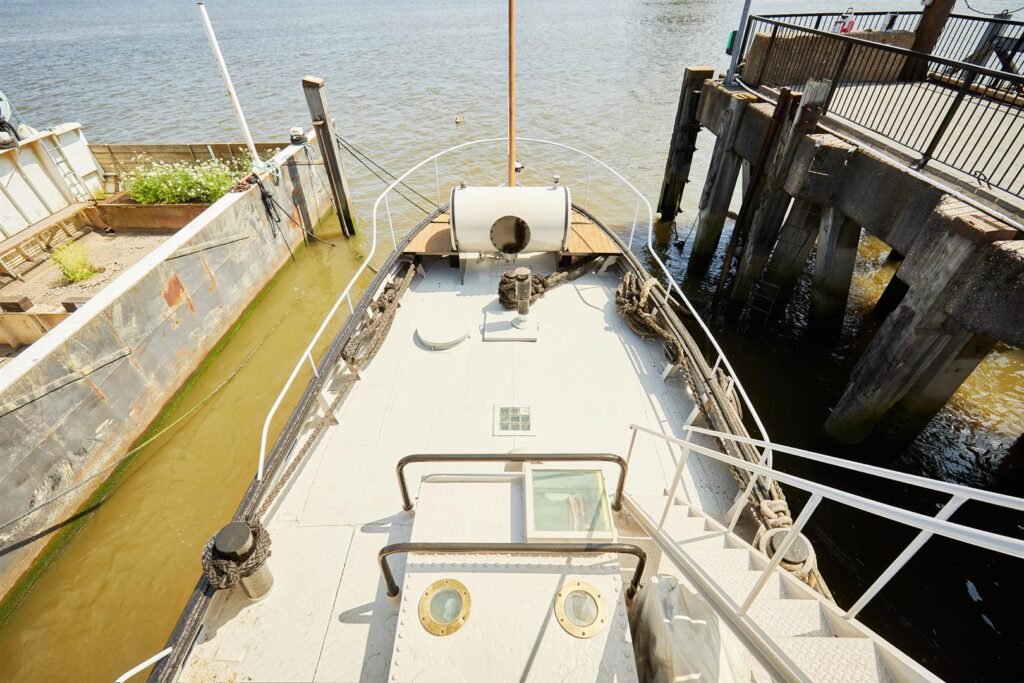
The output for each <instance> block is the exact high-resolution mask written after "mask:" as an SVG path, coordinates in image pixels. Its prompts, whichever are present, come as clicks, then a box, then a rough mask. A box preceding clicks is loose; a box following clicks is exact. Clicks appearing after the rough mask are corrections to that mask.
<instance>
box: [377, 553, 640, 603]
mask: <svg viewBox="0 0 1024 683" xmlns="http://www.w3.org/2000/svg"><path fill="white" fill-rule="evenodd" d="M398 553H434V554H442V555H444V554H459V555H469V554H472V555H479V554H481V553H500V554H513V553H524V554H526V553H528V554H533V555H537V554H540V555H553V554H556V553H557V554H566V555H605V554H608V553H616V554H622V555H632V556H633V557H635V558H636V560H637V561H636V569H635V570H634V571H633V579H632V580H631V581H630V582H629V587H628V588H627V589H626V597H627V598H630V599H632V598H633V596H634V595H636V592H637V590H638V589H639V588H640V579H642V578H643V575H644V568H645V567H646V566H647V553H645V552H644V550H643V548H641V547H640V546H638V545H633V544H632V543H392V544H391V545H386V546H384V547H383V548H381V549H380V552H378V553H377V562H378V563H379V564H380V573H381V574H382V575H383V576H384V584H385V586H386V589H387V594H388V597H391V598H393V597H396V596H397V595H398V593H399V592H400V590H399V587H398V583H397V582H395V575H394V574H393V573H392V572H391V566H390V565H389V564H388V557H390V556H391V555H395V554H398Z"/></svg>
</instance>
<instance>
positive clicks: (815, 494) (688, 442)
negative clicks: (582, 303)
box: [627, 424, 1024, 619]
mask: <svg viewBox="0 0 1024 683" xmlns="http://www.w3.org/2000/svg"><path fill="white" fill-rule="evenodd" d="M629 428H630V430H632V431H633V432H634V435H635V434H636V433H637V432H644V433H646V434H650V435H651V436H654V437H656V438H658V439H661V440H663V441H666V442H668V443H674V444H677V445H680V446H682V447H683V454H682V457H680V459H679V464H678V465H677V466H676V472H675V476H674V479H673V483H672V485H671V486H670V487H669V490H668V499H667V504H666V512H667V510H668V506H669V505H671V504H672V501H673V500H674V499H675V496H676V491H677V490H678V488H679V482H680V481H681V479H682V472H683V470H684V469H685V467H686V463H687V460H688V457H689V454H690V453H691V452H692V453H697V454H698V455H702V456H704V457H706V458H710V459H712V460H717V461H719V462H721V463H724V464H726V465H730V466H732V467H736V468H739V469H744V470H747V471H749V472H750V473H751V474H752V475H754V474H757V475H760V476H766V477H770V478H772V479H774V480H776V481H778V482H780V483H782V484H786V485H787V486H794V487H796V488H798V489H801V490H803V491H807V492H808V493H810V494H811V497H810V500H808V502H807V503H806V504H805V505H804V508H803V510H801V511H800V514H799V515H798V516H797V518H796V519H795V520H794V521H793V526H792V528H791V532H790V533H788V534H787V535H786V537H785V540H784V541H783V543H782V545H781V547H779V548H776V550H775V553H774V554H773V555H772V558H771V561H770V562H769V564H768V566H767V567H766V568H765V570H764V572H763V573H762V575H761V578H760V579H759V580H758V581H757V582H756V583H755V585H754V588H753V589H752V590H751V591H750V593H749V595H748V596H747V598H746V599H745V600H744V602H743V604H742V606H741V607H740V609H739V611H738V614H739V615H741V616H742V615H743V614H745V612H746V611H747V609H749V607H750V606H751V605H752V604H753V602H754V600H755V599H756V598H757V595H758V593H759V592H760V591H761V589H762V588H763V587H764V586H765V584H766V583H767V582H768V579H769V578H770V576H771V573H772V572H774V571H775V569H776V568H777V567H778V565H779V563H780V562H781V560H782V558H783V557H784V556H785V555H786V553H787V552H788V551H789V548H790V546H791V545H792V543H794V542H795V541H796V538H797V536H798V535H799V532H800V531H801V530H802V529H803V527H804V525H805V524H806V523H807V521H808V520H809V519H810V516H811V514H812V513H813V512H814V510H815V509H816V508H817V506H818V504H819V503H820V502H821V501H822V500H832V501H834V502H837V503H841V504H843V505H847V506H849V507H852V508H854V509H857V510H861V511H862V512H867V513H868V514H872V515H876V516H878V517H882V518H883V519H888V520H890V521H893V522H898V523H900V524H904V525H906V526H909V527H913V528H915V529H918V530H919V533H918V534H917V536H915V538H914V539H912V540H911V541H910V543H908V544H907V545H906V546H905V548H904V549H903V551H902V552H901V553H900V554H899V556H898V557H897V558H896V559H895V560H893V562H892V563H891V564H890V565H889V567H888V568H887V569H886V570H885V571H884V572H882V574H881V575H880V576H879V577H878V578H877V579H876V580H875V582H874V583H873V584H872V585H871V586H870V587H869V588H868V589H867V591H865V593H864V594H863V595H862V596H861V597H860V598H859V599H858V600H857V601H856V602H855V603H854V604H853V605H852V606H851V607H850V608H849V609H848V610H847V611H846V617H847V618H850V619H852V618H854V617H856V615H857V614H858V613H859V612H860V610H861V609H863V608H864V606H865V605H866V604H867V603H868V601H870V600H871V599H872V598H873V597H874V596H875V595H877V594H878V592H879V591H880V590H881V589H882V588H883V587H884V586H885V585H886V584H887V583H888V582H889V580H890V579H892V577H893V576H895V575H896V573H897V572H899V570H900V569H902V568H903V566H904V565H906V563H907V562H909V561H910V559H911V558H912V557H913V556H914V555H915V554H916V553H917V551H918V550H920V548H921V547H922V546H923V545H924V544H925V542H927V541H928V539H929V538H931V536H932V535H933V534H938V535H939V536H944V537H946V538H949V539H952V540H954V541H959V542H961V543H966V544H968V545H971V546H975V547H978V548H985V549H987V550H992V551H994V552H997V553H1001V554H1004V555H1009V556H1011V557H1016V558H1021V559H1024V540H1021V539H1017V538H1013V537H1010V536H1003V535H1000V534H996V533H993V532H991V531H984V530H982V529H976V528H974V527H969V526H964V525H962V524H956V523H954V522H950V521H948V520H949V518H950V517H951V516H952V515H953V513H954V512H956V510H957V509H958V508H959V507H960V506H961V505H963V504H964V503H965V502H966V501H967V500H968V499H970V498H974V499H975V500H983V498H981V497H978V496H977V495H976V494H978V493H984V492H980V491H978V490H976V489H970V488H969V487H962V489H963V490H961V489H960V488H959V487H956V485H951V486H953V487H954V488H952V489H951V490H944V491H943V492H944V493H951V497H950V499H949V501H947V502H946V504H945V505H944V506H943V507H942V509H941V510H939V512H938V513H936V515H935V516H934V517H929V516H927V515H922V514H920V513H918V512H913V511H911V510H906V509H903V508H900V507H896V506H894V505H890V504H888V503H882V502H880V501H877V500H872V499H870V498H866V497H864V496H859V495H857V494H854V493H849V492H847V491H843V490H841V489H836V488H833V487H831V486H827V485H825V484H819V483H818V482H815V481H812V480H810V479H805V478H803V477H798V476H796V475H793V474H789V473H786V472H780V471H778V470H776V469H773V468H772V467H771V466H766V465H764V464H760V463H752V462H749V461H746V460H742V459H740V458H735V457H733V456H731V455H728V454H725V453H721V452H719V451H716V450H714V449H711V448H708V447H706V446H702V445H700V444H698V443H695V442H694V441H693V440H692V439H690V438H686V439H680V438H678V437H675V436H671V435H669V434H664V433H662V432H659V431H656V430H653V429H650V428H648V427H643V426H641V425H637V424H631V425H630V426H629ZM703 431H705V430H699V428H693V429H690V430H689V432H690V433H691V434H695V433H701V432H703ZM718 434H721V433H716V434H715V436H718ZM724 436H731V435H724ZM634 442H635V439H634ZM772 448H773V449H775V450H778V451H780V452H783V448H784V447H781V446H778V445H777V444H772ZM787 450H790V449H787ZM792 450H798V449H792ZM804 452H805V453H808V451H804ZM631 455H632V443H631V447H630V453H629V455H627V459H628V458H629V457H630V456H631ZM825 457H828V456H825ZM864 467H869V466H864ZM875 469H881V468H875ZM865 473H870V474H874V472H868V471H865ZM893 479H894V480H896V481H901V479H897V478H895V477H893ZM753 480H754V477H753V476H751V481H753ZM936 490H938V489H936ZM744 494H745V495H746V496H749V495H750V489H749V487H748V488H747V490H746V491H745V492H744ZM993 495H998V494H993ZM984 502H990V501H989V500H985V501H984ZM1005 502H1006V501H1000V502H997V503H994V504H997V505H998V504H1004V503H1005ZM1022 502H1024V501H1022ZM1004 507H1012V508H1013V509H1020V508H1019V507H1018V504H1014V505H1005V504H1004ZM742 511H743V506H737V509H736V512H735V513H734V518H733V520H732V522H731V523H730V525H729V527H728V531H729V532H730V533H731V532H732V530H733V528H735V524H736V519H737V518H738V517H739V515H740V513H741V512H742ZM666 516H667V515H664V514H663V515H662V518H661V521H660V522H659V523H658V530H659V531H660V530H661V528H662V526H663V525H664V523H665V518H666Z"/></svg>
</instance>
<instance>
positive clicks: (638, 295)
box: [615, 272, 696, 395]
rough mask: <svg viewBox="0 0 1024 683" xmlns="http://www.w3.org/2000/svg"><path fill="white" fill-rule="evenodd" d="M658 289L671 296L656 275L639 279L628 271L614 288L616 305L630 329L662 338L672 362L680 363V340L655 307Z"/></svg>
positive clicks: (641, 334)
mask: <svg viewBox="0 0 1024 683" xmlns="http://www.w3.org/2000/svg"><path fill="white" fill-rule="evenodd" d="M655 291H657V292H660V293H661V294H662V297H663V298H667V296H668V293H667V292H666V291H665V288H664V287H663V286H662V285H661V283H660V282H658V281H657V280H656V279H654V278H653V277H649V278H647V279H646V280H644V281H643V282H640V278H639V277H638V276H637V275H636V274H635V273H632V272H627V273H626V274H625V275H624V276H623V278H622V282H620V283H619V286H618V288H617V289H616V290H615V306H616V308H618V310H619V314H620V315H621V316H622V317H623V318H624V319H625V321H626V324H627V325H629V328H630V329H631V330H633V331H634V332H636V333H637V334H638V335H639V336H640V337H642V338H643V339H652V338H655V337H661V338H662V339H663V340H664V342H665V352H666V354H667V356H668V358H669V360H670V362H672V363H680V362H681V361H682V358H683V352H682V348H681V347H680V346H679V342H678V341H677V340H676V338H675V335H674V334H672V333H671V332H670V331H669V330H667V329H666V328H665V327H664V326H663V325H662V324H661V323H660V322H659V321H658V317H657V315H656V313H655V312H654V310H653V309H654V306H653V301H651V293H652V292H655ZM695 395H696V394H695Z"/></svg>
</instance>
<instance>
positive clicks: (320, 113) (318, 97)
mask: <svg viewBox="0 0 1024 683" xmlns="http://www.w3.org/2000/svg"><path fill="white" fill-rule="evenodd" d="M325 83H326V81H324V79H322V78H317V77H316V76H306V77H305V78H303V79H302V91H303V93H304V94H305V95H306V105H307V106H308V107H309V115H310V117H311V118H312V119H313V127H314V130H316V140H317V143H318V144H319V146H320V156H321V157H323V160H324V169H325V170H326V172H327V184H328V186H329V187H330V188H331V199H332V200H333V201H334V210H335V211H336V212H337V214H338V220H339V221H340V222H341V231H342V234H344V235H345V237H351V236H352V235H355V234H356V228H355V225H356V224H355V220H354V219H353V218H352V207H351V206H350V205H349V196H350V195H349V192H348V180H347V179H346V178H345V162H344V160H343V159H342V157H341V149H340V147H339V146H338V140H337V133H336V132H335V130H334V119H332V118H331V111H330V109H329V108H328V106H327V98H326V96H325V95H324V84H325Z"/></svg>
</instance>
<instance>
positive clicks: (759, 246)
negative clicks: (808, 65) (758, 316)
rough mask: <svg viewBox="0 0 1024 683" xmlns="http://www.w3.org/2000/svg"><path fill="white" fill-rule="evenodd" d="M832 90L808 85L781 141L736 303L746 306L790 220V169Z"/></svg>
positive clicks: (736, 286) (739, 275) (824, 84)
mask: <svg viewBox="0 0 1024 683" xmlns="http://www.w3.org/2000/svg"><path fill="white" fill-rule="evenodd" d="M829 86H830V83H829V82H828V81H827V80H824V81H814V80H812V81H808V83H807V86H806V87H805V89H804V94H803V96H802V97H801V99H800V106H799V107H798V108H797V113H796V117H795V118H794V120H793V123H792V125H790V126H789V128H787V129H786V130H785V132H784V133H783V135H782V136H781V139H780V140H779V149H778V151H777V153H776V155H775V158H774V159H773V160H772V165H771V170H770V171H769V172H768V176H767V178H766V179H765V186H764V191H763V193H762V194H761V197H760V202H759V203H758V205H757V210H756V212H755V213H754V218H753V221H752V222H751V224H750V234H749V235H748V238H747V242H746V244H744V246H743V254H742V256H741V257H740V264H739V267H738V269H737V270H736V279H735V280H734V282H733V285H732V292H731V294H730V298H731V299H732V301H733V302H734V303H739V304H742V303H745V302H746V300H747V297H749V296H750V289H751V287H752V286H753V284H754V282H755V280H756V279H757V278H758V276H760V275H761V271H762V270H764V267H765V265H766V264H767V263H768V256H769V255H770V254H771V249H772V246H773V245H774V244H775V241H776V239H777V238H778V236H779V231H780V230H781V229H782V222H783V221H784V220H785V218H786V210H787V209H788V208H789V204H790V197H789V195H788V194H786V190H785V189H784V187H783V185H784V183H785V182H786V178H787V177H788V176H789V172H790V166H792V164H793V158H794V157H795V156H796V151H797V148H798V147H799V145H800V141H801V140H802V139H803V137H804V135H805V134H807V133H813V132H814V130H815V128H817V126H818V119H819V118H821V115H822V106H823V105H824V104H825V100H826V98H827V97H828V91H829Z"/></svg>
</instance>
